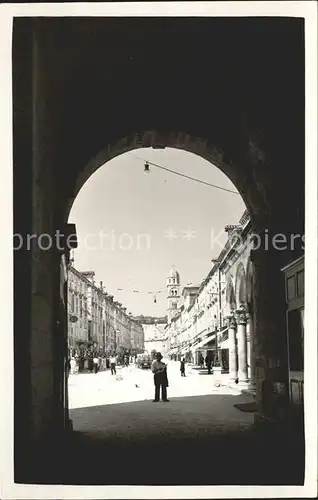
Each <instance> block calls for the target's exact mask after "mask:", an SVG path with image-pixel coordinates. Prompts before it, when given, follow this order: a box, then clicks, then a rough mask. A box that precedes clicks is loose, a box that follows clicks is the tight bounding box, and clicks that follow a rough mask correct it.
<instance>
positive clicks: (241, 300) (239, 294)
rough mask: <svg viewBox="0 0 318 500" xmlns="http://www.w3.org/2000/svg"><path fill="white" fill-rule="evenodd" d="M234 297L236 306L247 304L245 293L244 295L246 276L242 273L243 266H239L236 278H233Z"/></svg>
mask: <svg viewBox="0 0 318 500" xmlns="http://www.w3.org/2000/svg"><path fill="white" fill-rule="evenodd" d="M235 295H236V303H237V304H238V306H240V305H244V306H246V303H247V293H246V276H245V271H244V266H243V264H242V263H241V264H239V266H238V269H237V272H236V278H235Z"/></svg>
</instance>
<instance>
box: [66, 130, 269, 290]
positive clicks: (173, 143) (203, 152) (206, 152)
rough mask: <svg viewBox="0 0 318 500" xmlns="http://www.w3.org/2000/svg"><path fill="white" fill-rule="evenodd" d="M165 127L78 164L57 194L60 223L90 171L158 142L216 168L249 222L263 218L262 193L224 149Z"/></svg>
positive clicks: (121, 141)
mask: <svg viewBox="0 0 318 500" xmlns="http://www.w3.org/2000/svg"><path fill="white" fill-rule="evenodd" d="M166 126H167V132H162V131H161V130H146V131H138V132H135V133H134V134H131V135H128V136H124V137H122V138H120V139H119V140H117V141H115V142H113V143H110V144H108V145H107V146H106V147H105V148H103V149H102V150H101V151H99V152H98V153H97V154H96V155H94V156H93V157H92V158H91V159H90V160H89V161H88V162H87V163H86V164H85V165H84V166H83V167H81V166H80V165H78V166H77V170H76V172H74V175H73V178H72V184H71V185H70V187H69V192H68V193H67V197H66V198H64V199H63V198H62V197H60V203H62V202H63V201H64V203H65V205H64V207H63V206H62V205H61V216H62V217H63V218H64V222H67V220H68V217H69V214H70V211H71V208H72V205H73V203H74V201H75V198H76V196H77V195H78V193H79V192H80V190H81V188H82V187H83V186H84V184H85V182H86V181H87V180H88V179H89V178H90V177H91V175H93V174H94V172H96V170H98V169H99V168H100V167H102V166H103V165H105V164H106V163H107V162H108V161H110V160H111V159H113V158H115V157H116V156H119V155H121V154H123V153H127V152H129V151H133V150H138V149H140V148H149V147H153V148H156V147H158V145H160V147H164V148H165V147H169V148H174V149H181V150H183V151H187V152H190V153H193V154H195V155H198V156H200V157H201V158H203V159H205V160H207V161H209V162H210V163H211V164H212V165H214V166H216V167H217V168H219V169H220V170H221V171H222V172H223V173H224V174H225V175H226V176H227V177H228V178H229V179H230V180H231V182H232V183H233V184H234V186H235V188H236V189H237V190H238V193H239V194H240V195H241V197H242V198H243V200H244V203H245V205H246V206H247V209H248V210H249V213H250V216H251V220H252V224H254V225H255V227H257V226H259V225H260V221H259V220H258V214H259V213H260V212H262V214H263V215H262V219H263V217H264V214H265V213H266V209H265V200H264V199H263V193H261V192H259V190H258V187H257V184H256V183H255V182H254V180H253V179H252V178H249V176H248V174H247V172H246V171H244V170H242V169H241V167H240V166H239V165H235V164H233V162H232V161H230V162H227V160H226V158H227V156H228V153H227V152H226V150H224V149H223V148H220V147H218V146H217V145H215V144H213V143H211V142H210V141H209V139H207V138H205V137H199V136H195V135H192V134H189V133H186V132H184V131H182V130H180V131H174V130H169V125H168V123H167V125H166ZM173 280H174V281H173ZM171 281H172V282H175V283H176V278H171Z"/></svg>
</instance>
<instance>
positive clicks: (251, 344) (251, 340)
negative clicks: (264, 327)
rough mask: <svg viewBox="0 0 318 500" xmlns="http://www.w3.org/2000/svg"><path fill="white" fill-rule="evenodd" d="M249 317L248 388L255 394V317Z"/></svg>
mask: <svg viewBox="0 0 318 500" xmlns="http://www.w3.org/2000/svg"><path fill="white" fill-rule="evenodd" d="M252 314H253V313H252ZM252 314H249V315H248V318H247V325H246V340H247V364H248V365H249V369H248V379H249V382H248V388H249V390H250V391H251V392H252V393H253V394H255V392H256V382H255V352H254V351H255V350H254V331H253V316H252Z"/></svg>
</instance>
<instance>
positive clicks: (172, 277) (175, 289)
mask: <svg viewBox="0 0 318 500" xmlns="http://www.w3.org/2000/svg"><path fill="white" fill-rule="evenodd" d="M167 290H168V297H167V299H168V308H167V315H168V322H170V321H171V319H172V318H173V317H174V316H175V315H176V314H177V312H178V305H179V300H180V294H179V290H180V275H179V273H178V271H176V269H175V268H174V266H172V269H171V271H170V273H169V274H168V277H167Z"/></svg>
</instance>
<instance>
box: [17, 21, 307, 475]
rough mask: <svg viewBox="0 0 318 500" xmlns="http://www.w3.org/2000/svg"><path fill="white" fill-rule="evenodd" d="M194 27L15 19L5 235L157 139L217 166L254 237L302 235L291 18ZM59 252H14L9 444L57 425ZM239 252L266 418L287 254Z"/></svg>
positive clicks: (47, 220)
mask: <svg viewBox="0 0 318 500" xmlns="http://www.w3.org/2000/svg"><path fill="white" fill-rule="evenodd" d="M174 22H176V25H175V26H174V24H173V23H174ZM196 22H197V21H196ZM130 23H131V24H130ZM202 23H203V25H204V26H203V27H202V26H200V23H199V24H196V26H197V27H195V25H194V24H192V22H191V20H190V19H187V20H185V21H181V20H180V19H177V20H176V21H174V20H173V19H172V18H171V19H168V20H167V21H163V20H162V21H161V27H160V28H159V31H158V28H156V27H155V26H154V22H152V21H149V20H148V19H145V20H141V19H139V20H134V19H132V20H131V21H129V20H127V19H124V20H120V19H116V20H115V19H114V18H112V19H110V20H108V19H98V18H97V19H94V18H91V19H90V20H83V19H76V18H74V19H66V20H65V19H61V20H60V19H49V18H48V19H41V18H38V19H28V18H17V19H15V21H14V43H13V67H14V75H13V94H14V110H13V111H14V196H15V199H16V200H18V203H17V202H16V204H15V205H16V206H15V233H20V234H22V235H23V236H25V235H26V234H28V233H30V234H33V233H41V232H42V233H43V232H45V233H49V234H51V233H54V231H55V230H56V229H57V228H58V229H61V228H63V227H64V224H65V223H66V222H67V220H68V216H69V212H70V209H71V206H72V203H73V201H74V199H75V197H76V196H77V194H78V192H79V190H80V189H81V187H82V186H83V185H84V183H85V181H86V180H87V179H88V178H89V177H90V175H92V173H93V172H94V171H95V170H96V169H97V168H99V167H100V166H101V165H103V164H104V163H105V162H106V161H108V160H110V159H111V158H114V157H115V156H117V155H119V154H121V153H124V152H126V151H129V150H133V149H138V148H141V147H162V146H167V147H175V148H180V149H184V150H186V151H189V152H192V153H195V154H198V155H200V156H202V157H203V158H205V159H206V160H208V161H210V162H211V163H213V164H214V165H215V166H217V167H218V168H220V169H221V170H222V172H224V173H225V175H227V176H228V178H229V179H230V180H231V181H232V182H233V184H234V185H235V186H236V188H237V189H238V191H239V193H240V194H241V196H242V197H243V199H244V202H245V204H246V206H247V208H248V210H249V212H250V215H251V220H252V226H253V229H255V230H256V231H260V232H261V231H264V230H265V229H266V228H269V229H270V231H272V232H275V230H277V229H278V230H277V232H282V231H284V232H288V231H292V230H293V231H294V232H295V233H296V232H301V230H302V226H303V189H302V186H303V178H304V168H303V167H304V111H303V101H304V81H303V64H304V53H303V19H282V20H277V24H275V26H276V29H274V30H273V29H272V24H271V23H268V22H267V20H265V19H264V20H261V19H260V20H257V21H256V22H255V20H252V21H251V24H250V23H249V20H240V19H238V20H237V21H233V20H228V21H227V20H217V19H214V20H209V19H204V20H203V21H202ZM162 25H164V27H165V29H166V31H165V36H164V37H162ZM260 28H261V29H260ZM176 30H177V35H178V36H176ZM282 33H283V36H282ZM158 38H159V40H160V49H158V45H157V40H158ZM215 42H217V43H215ZM211 51H212V52H211ZM131 54H132V57H131ZM211 60H213V70H214V71H213V72H212V74H211V71H210V70H211V67H210V61H211ZM251 60H252V61H253V64H251ZM149 74H150V75H151V78H150V79H149V80H148V82H147V81H146V82H145V80H147V75H149ZM149 81H151V83H149ZM286 89H287V90H286ZM291 103H292V104H291ZM290 144H292V145H293V147H292V148H291V147H290ZM286 178H288V189H286ZM283 192H284V203H282V193H283ZM18 204H19V206H17V205H18ZM60 258H61V254H60V252H59V251H57V249H56V248H54V249H52V251H50V252H46V253H45V252H41V251H39V250H38V249H37V248H32V251H31V252H30V251H27V250H26V249H22V251H21V252H19V253H17V252H16V255H15V266H16V269H17V270H21V273H16V276H15V284H14V286H15V292H16V297H15V301H16V306H15V329H16V331H15V339H14V343H15V362H17V361H16V360H18V363H19V370H17V375H18V376H17V377H15V391H16V394H17V395H18V397H17V398H16V400H17V406H16V409H15V411H16V415H17V421H18V424H19V426H20V432H19V436H18V439H15V442H16V443H19V442H21V443H22V442H23V440H24V439H25V438H26V436H31V437H32V439H34V438H41V439H42V437H43V436H44V435H46V436H47V435H51V436H55V434H56V433H59V432H60V431H61V428H62V427H64V414H63V407H62V406H63V397H64V394H63V393H61V387H62V385H63V384H62V381H63V376H64V375H63V373H64V365H63V359H62V358H63V356H62V355H61V352H62V350H63V345H62V344H63V339H62V338H61V336H60V333H59V330H60V329H59V328H58V326H57V319H58V314H59V313H58V310H59V298H60V282H59V281H60V280H59V276H58V269H59V266H60ZM252 259H253V265H254V278H255V279H254V278H253V295H254V301H253V310H254V311H255V329H256V331H257V332H258V337H259V346H260V348H259V353H258V355H259V365H260V366H259V373H258V377H259V379H260V381H261V382H260V385H259V398H258V399H259V401H260V406H259V408H260V412H263V413H267V414H270V413H271V411H272V405H271V387H270V384H268V383H267V381H271V380H272V379H273V374H274V375H275V377H278V378H279V379H282V378H283V377H284V373H285V372H284V360H285V359H287V358H286V353H285V347H284V334H283V332H284V324H283V322H282V318H283V317H284V311H283V308H282V304H283V300H282V297H283V288H281V285H282V284H281V282H282V280H280V268H281V267H282V264H283V261H284V259H285V260H286V259H288V252H287V253H284V252H275V251H272V250H271V251H270V252H263V251H262V250H260V251H256V252H254V254H253V255H252ZM18 275H21V276H22V275H23V281H22V278H19V276H18ZM273 290H275V294H273ZM232 291H233V290H232ZM278 293H279V294H280V295H279V298H277V297H278ZM229 294H230V295H229V301H228V303H229V304H230V306H231V309H232V308H233V309H235V308H236V306H237V304H236V302H235V295H234V292H233V293H232V292H230V291H229ZM231 294H232V295H231ZM264 296H265V298H266V300H264ZM265 381H266V383H265ZM263 382H264V383H263ZM265 393H266V398H264V397H263V394H265ZM21 394H22V396H21ZM20 437H21V439H20ZM23 470H24V468H23V464H22V465H21V471H23Z"/></svg>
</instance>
